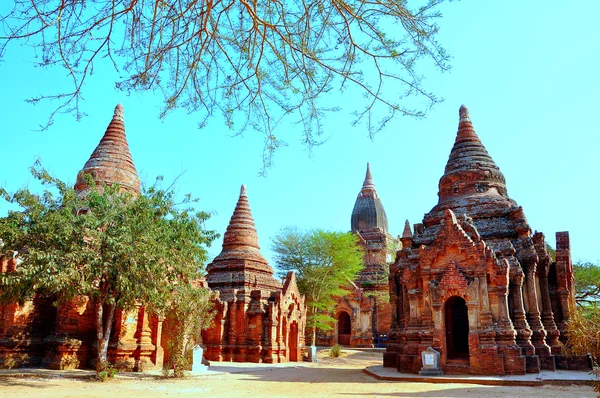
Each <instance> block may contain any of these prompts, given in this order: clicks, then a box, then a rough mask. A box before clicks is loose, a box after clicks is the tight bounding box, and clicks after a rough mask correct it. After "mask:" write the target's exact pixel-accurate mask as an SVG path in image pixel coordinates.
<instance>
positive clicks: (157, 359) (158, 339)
mask: <svg viewBox="0 0 600 398" xmlns="http://www.w3.org/2000/svg"><path fill="white" fill-rule="evenodd" d="M152 321H153V322H152V324H153V328H152V330H153V332H154V333H153V336H154V338H153V340H152V342H153V343H154V345H155V347H156V350H155V351H154V355H153V361H154V366H156V367H157V368H158V369H162V368H163V366H164V363H165V349H164V348H163V341H162V331H163V323H164V321H165V318H164V316H159V317H154V319H153V320H152Z"/></svg>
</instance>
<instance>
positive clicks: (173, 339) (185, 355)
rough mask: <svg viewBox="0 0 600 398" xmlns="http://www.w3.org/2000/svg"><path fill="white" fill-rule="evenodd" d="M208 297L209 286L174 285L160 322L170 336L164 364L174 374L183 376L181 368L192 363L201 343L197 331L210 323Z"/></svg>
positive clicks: (210, 293)
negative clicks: (163, 319) (165, 316)
mask: <svg viewBox="0 0 600 398" xmlns="http://www.w3.org/2000/svg"><path fill="white" fill-rule="evenodd" d="M211 298H212V292H211V290H210V289H208V288H205V287H201V286H196V285H194V284H187V283H186V284H177V285H176V286H175V289H174V292H173V295H172V298H171V300H170V304H169V309H168V311H167V314H168V315H167V320H166V322H165V323H164V325H163V327H164V328H165V331H166V332H167V335H168V336H169V339H168V340H167V350H168V352H169V363H167V364H166V366H167V370H168V369H169V368H173V377H177V378H179V377H183V376H184V370H186V369H188V368H189V366H190V365H192V361H191V360H192V354H193V350H194V349H195V348H196V347H198V346H200V344H201V343H202V338H201V335H200V332H201V331H202V330H204V329H207V328H208V327H209V326H210V324H211V322H212V319H213V317H214V314H213V313H212V312H211V309H212V303H211V301H210V299H211Z"/></svg>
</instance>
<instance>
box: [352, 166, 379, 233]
mask: <svg viewBox="0 0 600 398" xmlns="http://www.w3.org/2000/svg"><path fill="white" fill-rule="evenodd" d="M351 228H352V232H356V231H365V230H369V229H380V230H382V231H384V232H387V230H388V221H387V216H386V215H385V210H384V208H383V204H382V203H381V200H380V199H379V196H378V195H377V191H376V190H375V184H373V178H372V177H371V168H370V166H369V164H368V163H367V174H366V176H365V182H364V183H363V186H362V189H361V191H360V193H359V194H358V198H356V203H355V204H354V210H352V219H351Z"/></svg>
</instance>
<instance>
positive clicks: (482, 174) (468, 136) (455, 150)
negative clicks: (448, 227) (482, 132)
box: [438, 105, 508, 203]
mask: <svg viewBox="0 0 600 398" xmlns="http://www.w3.org/2000/svg"><path fill="white" fill-rule="evenodd" d="M459 116H460V119H459V122H458V132H457V134H456V140H455V141H454V146H453V147H452V151H451V152H450V157H449V158H448V163H447V164H446V169H445V172H444V175H443V176H442V178H441V179H440V185H439V194H438V195H439V203H442V202H444V201H447V200H453V199H454V198H456V197H463V196H469V195H477V194H484V195H500V196H503V197H505V198H508V194H507V192H506V181H505V179H504V175H503V174H502V172H501V171H500V168H498V166H496V163H494V160H493V159H492V158H491V157H490V155H489V154H488V152H487V150H486V149H485V147H484V146H483V144H482V143H481V140H480V139H479V137H478V136H477V133H475V129H474V128H473V124H472V123H471V118H470V117H469V110H468V109H467V107H466V106H464V105H462V106H461V107H460V110H459Z"/></svg>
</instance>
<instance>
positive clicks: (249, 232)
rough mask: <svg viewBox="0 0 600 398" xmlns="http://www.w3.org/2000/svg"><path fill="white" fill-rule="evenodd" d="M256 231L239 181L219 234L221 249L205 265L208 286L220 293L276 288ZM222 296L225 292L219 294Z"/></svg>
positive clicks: (271, 270)
mask: <svg viewBox="0 0 600 398" xmlns="http://www.w3.org/2000/svg"><path fill="white" fill-rule="evenodd" d="M259 249H260V246H259V245H258V234H257V233H256V227H255V225H254V218H253V217H252V212H251V211H250V204H249V203H248V193H247V190H246V186H245V185H242V187H241V189H240V197H239V199H238V201H237V204H236V206H235V210H234V211H233V215H232V216H231V220H230V221H229V225H228V226H227V230H226V231H225V235H224V236H223V250H222V251H221V253H220V254H219V255H218V256H217V257H215V259H214V260H213V261H212V262H211V263H210V264H209V265H208V266H207V267H206V271H207V276H206V281H207V282H208V286H209V287H210V288H211V289H216V290H219V291H221V292H222V293H223V294H226V293H225V292H226V291H227V292H229V293H227V294H229V296H227V297H229V298H231V297H232V296H230V294H232V293H231V292H232V290H231V289H244V291H245V292H246V293H249V292H250V291H251V290H254V289H259V290H270V291H273V290H277V289H281V283H280V282H279V281H277V280H276V279H275V278H273V268H271V266H270V265H269V263H267V260H265V258H264V257H263V255H262V254H261V253H260V250H259ZM223 297H225V296H223Z"/></svg>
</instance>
